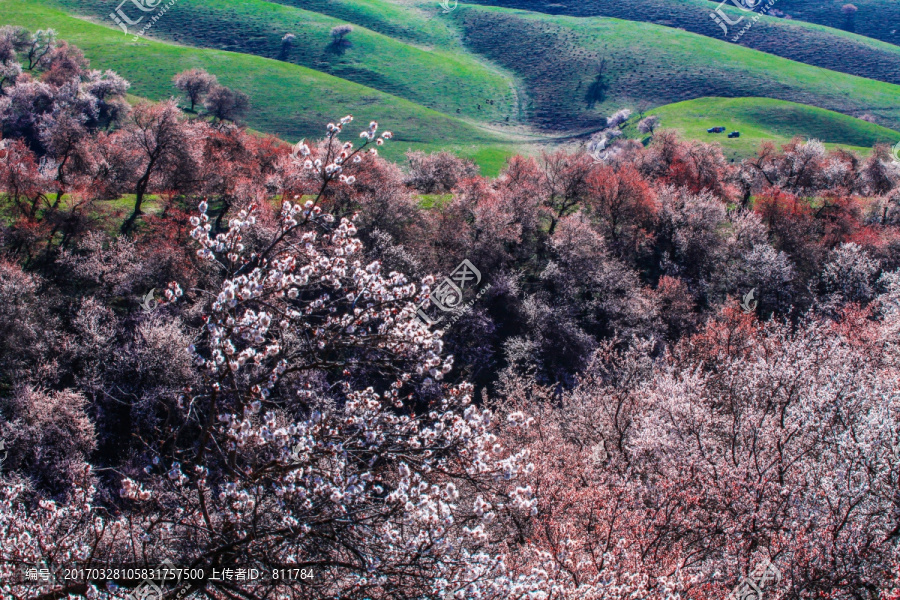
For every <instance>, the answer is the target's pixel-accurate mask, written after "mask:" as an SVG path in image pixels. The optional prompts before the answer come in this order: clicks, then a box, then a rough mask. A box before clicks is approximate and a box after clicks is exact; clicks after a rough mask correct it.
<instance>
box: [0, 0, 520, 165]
mask: <svg viewBox="0 0 900 600" xmlns="http://www.w3.org/2000/svg"><path fill="white" fill-rule="evenodd" d="M168 16H169V15H167V17H168ZM0 24H15V25H22V26H24V27H28V28H29V29H32V30H34V29H38V28H47V27H52V28H54V29H56V30H57V31H58V32H59V36H60V37H61V38H62V39H66V40H69V41H70V42H72V43H74V44H75V45H77V46H79V47H80V48H82V49H83V50H84V52H85V55H86V56H87V58H88V59H90V60H91V64H92V67H94V68H101V69H113V70H115V71H117V72H119V73H121V74H122V75H123V76H124V77H125V78H126V79H128V80H129V81H131V83H132V88H131V90H130V91H131V92H132V93H133V94H135V95H138V96H142V97H145V98H149V99H151V100H161V99H165V98H168V97H171V96H172V95H174V94H175V92H176V90H175V89H174V88H173V87H172V85H171V80H172V76H173V75H174V74H175V73H178V72H180V71H183V70H184V69H188V68H193V67H199V68H204V69H207V70H208V71H209V72H211V73H214V74H215V75H216V76H217V77H218V78H219V80H220V82H221V83H222V84H223V85H227V86H229V87H233V88H235V89H239V90H242V91H244V92H245V93H247V94H248V95H249V96H250V100H251V105H252V106H251V110H250V112H249V114H248V116H247V123H248V125H250V126H251V127H253V128H255V129H258V130H260V131H263V132H266V133H272V134H275V135H277V136H279V137H281V138H283V139H285V140H288V141H296V140H298V139H300V138H304V137H310V138H319V137H321V136H322V135H323V132H324V125H325V124H326V123H327V122H328V121H332V120H334V119H335V118H340V117H341V116H343V115H344V114H353V115H354V116H355V117H356V118H357V122H358V123H363V124H365V123H368V121H369V120H372V119H375V120H378V121H379V122H380V123H382V126H383V127H384V128H385V129H390V130H393V131H394V132H395V134H396V136H395V139H394V141H392V142H391V143H389V144H386V145H385V146H384V153H385V155H386V156H388V157H391V158H400V157H401V155H402V153H403V152H405V151H406V150H407V149H409V148H414V149H426V150H433V149H439V148H446V149H451V150H454V151H457V152H459V153H460V154H463V155H475V154H477V153H480V156H486V157H489V160H488V161H486V163H485V165H486V166H487V167H490V169H486V170H488V171H489V170H491V169H495V168H496V163H497V162H498V159H497V156H499V155H503V154H504V153H506V152H511V151H512V148H511V147H509V146H508V145H507V143H506V142H507V141H506V139H505V138H502V137H500V136H498V135H496V134H493V133H489V132H485V131H482V130H480V129H478V128H477V127H475V126H473V125H471V124H469V123H467V122H465V121H461V120H459V119H455V118H452V117H448V116H446V115H443V114H441V113H439V112H436V111H433V110H430V109H427V108H424V107H422V106H419V105H417V104H415V103H412V102H409V101H407V100H404V99H402V98H398V97H396V96H392V95H390V94H385V93H383V92H380V91H377V90H374V89H371V88H368V87H365V86H361V85H358V84H355V83H351V82H348V81H345V80H342V79H339V78H337V77H333V76H331V75H326V74H323V73H319V72H317V71H314V70H311V69H308V68H305V67H301V66H297V65H293V64H289V63H285V62H282V61H277V60H270V59H265V58H260V57H257V56H249V55H244V54H235V53H231V52H224V51H218V50H206V49H196V48H190V47H186V46H176V45H172V44H166V43H161V42H157V41H153V40H146V39H142V40H140V41H139V42H136V43H133V42H132V41H131V39H132V38H131V37H127V38H126V37H125V36H124V35H123V34H122V32H121V31H120V30H114V29H110V28H107V27H102V26H99V25H96V24H93V23H90V22H87V21H85V20H81V19H76V18H74V17H71V16H69V15H67V14H66V13H64V12H61V11H58V10H54V9H50V8H47V7H44V6H36V5H35V4H34V3H33V2H25V1H22V0H0ZM363 127H364V125H363ZM490 149H494V150H491V151H489V150H490Z"/></svg>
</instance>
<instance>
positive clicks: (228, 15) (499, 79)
mask: <svg viewBox="0 0 900 600" xmlns="http://www.w3.org/2000/svg"><path fill="white" fill-rule="evenodd" d="M37 3H38V4H43V5H50V6H62V7H64V8H65V9H67V10H69V11H71V12H74V13H76V14H80V15H86V16H89V17H91V18H94V19H96V20H98V21H99V22H101V24H104V25H108V26H111V25H112V21H111V20H110V19H108V17H107V15H108V13H109V7H108V6H107V5H106V4H101V3H99V2H97V0H37ZM129 9H130V13H129ZM123 10H125V11H126V14H129V15H130V16H132V18H137V16H139V15H140V14H141V13H140V12H139V11H138V10H137V9H134V8H133V7H131V5H130V4H127V5H126V6H125V7H123ZM104 19H105V21H104ZM345 22H346V21H344V20H339V19H336V18H334V17H330V16H327V15H323V14H319V13H315V12H310V11H306V10H301V9H298V8H294V7H292V6H284V5H281V4H275V3H272V2H266V1H264V0H215V2H210V1H208V0H179V1H178V3H177V4H176V5H175V6H173V7H172V9H170V10H169V11H168V12H167V13H166V14H165V15H164V17H162V18H161V19H159V20H158V21H157V22H156V23H155V25H154V26H153V28H152V30H151V35H152V36H153V37H154V38H162V39H166V40H173V41H176V42H180V43H186V44H190V45H192V46H201V47H207V48H217V49H220V50H229V51H232V52H241V53H247V54H255V55H258V56H264V57H267V58H273V59H276V58H281V59H283V60H286V61H289V62H292V63H295V64H300V65H303V66H306V67H309V68H312V69H316V70H317V71H322V72H324V73H329V74H331V75H335V76H336V77H341V78H342V79H346V80H348V81H353V82H356V83H359V84H362V85H366V86H368V87H372V88H375V89H378V90H381V91H383V92H387V93H389V94H393V95H395V96H399V97H401V98H406V99H407V100H411V101H413V102H415V103H417V104H421V105H423V106H427V107H428V108H432V109H434V110H437V111H440V112H444V113H446V114H460V115H464V116H467V117H470V118H476V119H479V120H482V121H498V122H499V121H502V120H504V119H505V118H506V117H514V116H515V114H516V110H515V108H516V107H515V101H516V98H515V94H514V92H513V89H512V86H513V82H512V81H511V80H510V79H508V78H507V77H505V76H503V75H502V74H500V73H499V72H498V71H497V70H496V69H492V68H490V67H488V66H487V65H485V64H483V63H481V62H479V61H478V60H476V59H475V58H474V57H472V56H471V55H469V54H467V53H464V52H460V51H459V50H458V49H455V50H444V49H440V48H429V49H424V48H420V47H418V46H416V45H413V44H410V43H406V42H403V41H400V40H396V39H394V38H392V37H388V36H386V35H383V34H381V33H376V32H374V31H372V30H370V29H366V28H364V27H361V26H360V25H359V24H357V25H356V27H355V29H354V31H353V33H351V34H350V35H349V36H348V38H347V39H348V40H349V41H350V44H348V45H346V46H337V45H335V44H333V43H332V40H331V36H330V31H331V28H332V27H334V26H336V25H340V24H342V23H345ZM142 25H143V24H139V25H137V26H135V27H134V29H135V30H139V28H140V27H141V26H142ZM238 31H239V32H240V35H234V32H238ZM286 33H293V34H294V35H296V36H297V39H296V41H295V42H294V44H293V47H292V48H291V50H290V51H289V52H286V53H284V54H282V50H281V48H282V44H281V38H282V37H283V36H284V35H285V34H286ZM398 65H402V68H397V66H398ZM487 99H491V101H492V104H489V103H488V102H486V100H487Z"/></svg>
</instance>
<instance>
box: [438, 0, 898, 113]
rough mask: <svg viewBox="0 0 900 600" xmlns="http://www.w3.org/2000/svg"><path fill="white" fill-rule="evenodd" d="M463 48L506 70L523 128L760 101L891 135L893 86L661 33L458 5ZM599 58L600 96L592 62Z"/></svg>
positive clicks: (644, 26) (603, 21) (643, 26)
mask: <svg viewBox="0 0 900 600" xmlns="http://www.w3.org/2000/svg"><path fill="white" fill-rule="evenodd" d="M452 14H453V16H454V18H455V19H456V20H457V21H458V22H459V23H460V27H461V28H462V30H463V32H464V35H465V38H464V39H465V42H466V43H467V44H468V45H469V47H470V48H472V49H474V50H475V51H478V52H481V53H483V54H484V55H485V56H487V57H488V58H490V59H491V60H494V61H496V62H498V63H499V64H500V65H501V66H503V67H505V68H508V69H510V70H512V71H514V72H516V73H517V74H518V75H519V76H520V77H521V78H522V79H523V80H524V82H525V86H526V89H527V90H528V93H529V94H530V96H531V98H530V104H529V105H528V106H527V108H528V109H529V110H530V112H531V117H532V119H533V121H534V122H535V123H536V124H538V125H539V126H543V127H547V128H554V129H569V130H573V129H576V130H577V129H581V130H586V129H591V128H597V127H599V126H601V125H602V124H603V123H604V117H605V116H606V115H608V114H610V113H611V112H612V111H614V110H616V109H617V108H621V107H623V106H631V107H634V105H635V104H636V103H637V102H638V101H639V100H647V101H650V102H651V104H652V105H657V106H658V105H663V104H670V103H673V102H679V101H684V100H691V99H695V98H698V97H709V96H715V97H769V98H776V99H781V100H788V101H792V102H799V103H801V104H809V105H814V106H819V107H822V108H826V109H829V110H834V111H837V112H841V113H844V114H849V115H853V116H860V115H862V114H864V113H872V114H873V115H875V116H876V118H877V119H878V122H879V123H880V124H882V125H885V126H888V127H892V128H898V129H900V102H898V100H900V86H898V85H893V84H889V83H883V82H880V81H872V80H869V79H864V78H861V77H854V76H852V75H845V74H843V73H835V72H832V71H827V70H824V69H820V68H817V67H812V66H809V65H805V64H802V63H798V62H794V61H789V60H786V59H784V58H780V57H777V56H772V55H769V54H764V53H762V52H757V51H755V50H750V49H748V48H743V47H741V46H738V45H735V44H731V43H727V42H722V41H718V40H711V39H709V38H705V37H702V36H698V35H694V34H691V33H688V32H685V31H679V30H677V29H672V28H668V27H662V26H658V25H651V24H649V23H637V22H633V21H620V20H618V19H609V18H573V17H563V16H550V15H543V14H539V13H528V12H523V11H515V10H508V9H496V8H482V7H477V8H476V7H471V6H466V7H463V6H460V8H459V9H457V10H456V11H454V12H453V13H452ZM601 61H605V72H604V76H603V78H602V86H601V87H602V88H603V90H602V91H599V92H598V90H597V88H598V85H597V72H598V65H599V64H600V63H601Z"/></svg>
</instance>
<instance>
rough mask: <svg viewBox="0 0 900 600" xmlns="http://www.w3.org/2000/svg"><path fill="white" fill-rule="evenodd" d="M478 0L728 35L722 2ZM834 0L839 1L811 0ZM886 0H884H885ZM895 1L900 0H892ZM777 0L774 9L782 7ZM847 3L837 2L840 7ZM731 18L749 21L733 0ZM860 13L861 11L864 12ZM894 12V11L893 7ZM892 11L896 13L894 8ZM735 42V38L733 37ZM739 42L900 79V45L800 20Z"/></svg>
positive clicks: (778, 23) (765, 23) (768, 24)
mask: <svg viewBox="0 0 900 600" xmlns="http://www.w3.org/2000/svg"><path fill="white" fill-rule="evenodd" d="M470 1H471V2H474V3H475V4H483V5H493V6H502V7H507V8H518V9H523V10H529V11H539V12H543V13H547V14H560V15H569V16H577V17H589V16H607V17H615V18H618V19H627V20H631V21H642V22H648V23H656V24H659V25H665V26H668V27H673V28H681V29H684V30H686V31H689V32H691V33H698V34H701V35H704V36H709V37H711V38H714V39H717V40H724V39H726V38H725V36H724V35H723V31H722V29H721V28H720V27H719V25H717V24H716V23H715V21H713V20H712V19H711V18H710V13H711V12H712V11H713V10H715V8H716V6H717V5H718V4H719V2H715V3H713V2H709V1H707V0H628V1H627V2H623V1H622V0H577V1H573V2H560V1H559V0H470ZM808 1H809V2H810V3H812V2H818V3H820V4H822V5H833V4H835V0H808ZM873 1H875V0H873ZM882 1H883V2H884V1H885V0H882ZM890 1H891V2H892V3H893V4H894V5H895V6H897V4H898V3H897V2H896V1H895V0H890ZM782 3H786V4H789V0H778V1H777V2H776V4H775V5H774V7H775V8H781V9H784V6H782ZM843 4H844V2H843V1H841V2H837V6H838V8H839V7H840V6H842V5H843ZM723 10H725V12H726V13H728V14H729V15H731V17H730V18H731V19H732V20H734V19H737V18H738V17H740V16H745V19H744V21H743V22H742V23H740V24H739V25H735V26H733V27H731V30H730V32H729V35H728V39H729V40H730V39H731V38H732V37H734V35H735V34H736V33H737V32H738V31H740V29H741V28H742V27H743V26H744V25H745V24H746V23H747V22H748V21H749V17H747V16H746V15H747V14H748V13H745V12H742V11H740V10H739V9H737V8H736V7H735V6H733V5H732V4H731V3H730V2H729V3H728V5H727V7H724V8H723ZM860 12H862V11H860ZM895 12H896V10H895ZM892 14H894V13H892ZM892 23H893V24H892V26H891V27H890V28H889V29H894V28H895V27H896V28H897V29H900V22H898V21H897V20H896V19H895V20H894V21H892ZM729 43H731V42H729ZM739 44H740V45H742V46H746V47H749V48H753V49H755V50H760V51H762V52H767V53H769V54H774V55H776V56H781V57H784V58H789V59H791V60H796V61H799V62H804V63H806V64H810V65H815V66H819V67H823V68H826V69H831V70H834V71H839V72H842V73H851V74H854V75H859V76H861V77H867V78H870V79H877V80H879V81H888V82H892V83H900V48H898V47H897V46H894V45H891V44H886V43H883V42H879V41H877V40H873V39H870V38H866V37H863V36H859V35H854V34H851V33H847V32H845V31H840V30H838V29H831V28H829V27H823V26H820V25H814V24H811V23H805V22H802V21H796V20H787V19H778V18H775V17H768V16H763V17H761V18H760V20H759V21H758V22H757V23H756V24H754V25H753V27H752V29H750V30H749V31H748V32H747V33H746V34H745V35H744V36H743V37H741V38H740V40H739Z"/></svg>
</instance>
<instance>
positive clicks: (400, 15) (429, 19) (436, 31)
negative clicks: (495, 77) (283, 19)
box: [272, 0, 462, 50]
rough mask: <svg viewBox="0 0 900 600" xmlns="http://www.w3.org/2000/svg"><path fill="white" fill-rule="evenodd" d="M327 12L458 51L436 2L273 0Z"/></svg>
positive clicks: (451, 29)
mask: <svg viewBox="0 0 900 600" xmlns="http://www.w3.org/2000/svg"><path fill="white" fill-rule="evenodd" d="M272 1H273V2H278V3H279V4H284V5H286V6H295V7H298V8H303V9H306V10H311V11H315V12H318V13H322V14H325V15H330V16H332V17H335V18H337V19H340V20H342V21H345V22H348V23H353V24H356V25H361V26H363V27H366V28H368V29H371V30H373V31H378V32H379V33H383V34H384V35H388V36H390V37H393V38H396V39H398V40H403V41H406V42H409V43H411V44H418V45H421V46H428V47H431V46H434V47H438V48H444V49H455V50H461V49H462V46H461V44H460V42H459V36H458V33H457V31H456V30H455V28H454V27H453V25H452V23H451V22H450V21H449V20H448V19H447V18H446V16H445V15H442V14H441V12H442V10H441V8H440V6H439V3H438V2H430V1H428V2H409V1H402V0H401V1H400V2H396V1H392V0H272Z"/></svg>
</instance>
